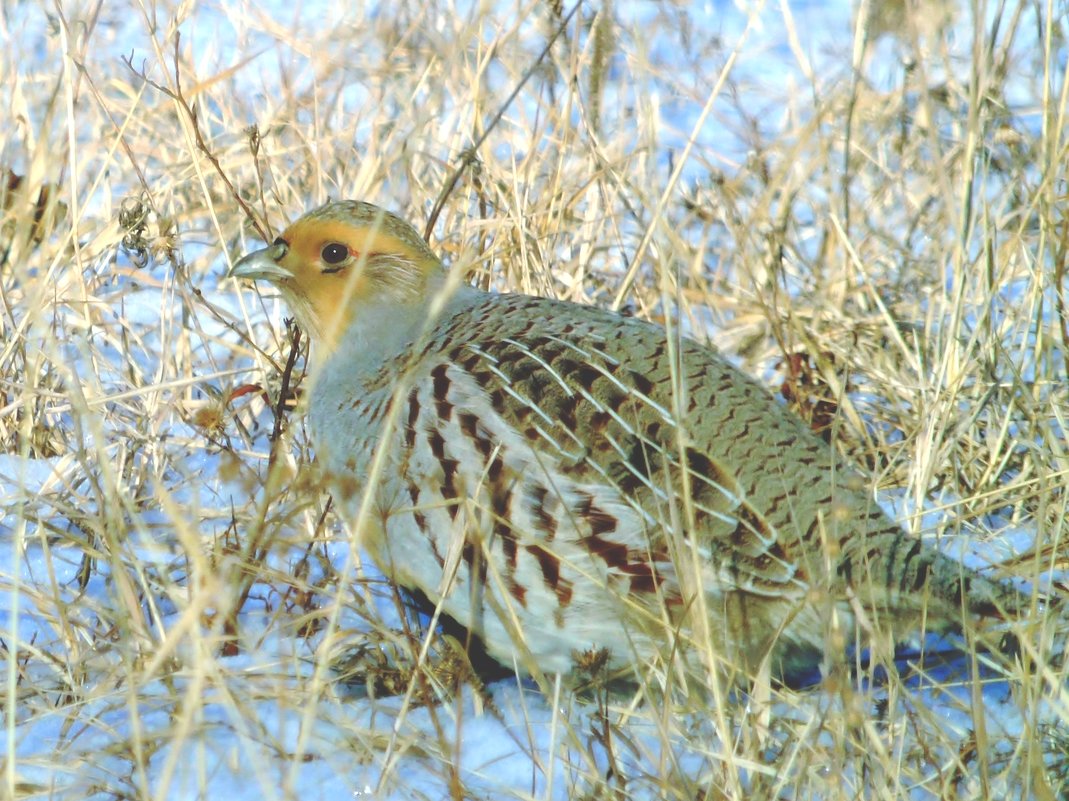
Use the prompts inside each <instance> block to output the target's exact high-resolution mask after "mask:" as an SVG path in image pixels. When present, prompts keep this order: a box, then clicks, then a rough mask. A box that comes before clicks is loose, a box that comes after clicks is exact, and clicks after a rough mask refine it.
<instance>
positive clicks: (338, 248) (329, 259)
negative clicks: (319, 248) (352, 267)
mask: <svg viewBox="0 0 1069 801" xmlns="http://www.w3.org/2000/svg"><path fill="white" fill-rule="evenodd" d="M319 255H320V256H321V257H322V259H323V261H324V262H326V263H327V264H341V263H342V262H343V261H345V260H346V259H347V258H349V248H347V247H346V246H345V245H342V244H341V243H339V242H331V243H330V244H329V245H324V246H323V252H322V253H320V254H319Z"/></svg>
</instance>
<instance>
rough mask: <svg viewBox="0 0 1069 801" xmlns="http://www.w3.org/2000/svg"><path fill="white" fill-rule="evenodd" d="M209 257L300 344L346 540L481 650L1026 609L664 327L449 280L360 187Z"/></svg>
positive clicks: (958, 617) (861, 631)
mask: <svg viewBox="0 0 1069 801" xmlns="http://www.w3.org/2000/svg"><path fill="white" fill-rule="evenodd" d="M228 275H229V276H231V277H234V278H242V279H252V280H257V281H266V282H268V283H270V284H273V285H274V286H275V287H276V288H277V289H278V291H279V293H280V295H281V297H282V299H283V300H284V301H285V302H286V304H287V305H288V306H289V308H290V310H291V311H292V313H293V315H294V316H295V318H296V320H297V322H298V323H299V325H300V326H301V327H302V328H303V329H304V330H305V331H307V332H308V333H309V335H310V337H311V339H312V343H313V344H312V350H311V355H310V356H309V360H310V364H311V374H312V376H313V379H312V388H311V390H310V391H309V392H308V393H307V398H308V399H307V416H308V417H307V423H308V430H309V434H310V437H311V441H312V444H313V446H314V450H315V453H316V458H317V460H318V461H319V463H320V465H321V467H322V470H323V475H324V476H325V477H326V482H327V484H328V486H329V488H330V491H331V493H332V497H333V498H334V501H335V505H336V508H337V509H338V510H339V512H340V514H341V516H342V518H343V519H344V521H345V522H346V524H347V525H349V526H350V527H351V529H353V530H354V531H356V532H357V537H358V541H359V542H360V543H361V544H362V547H363V548H364V549H365V550H366V552H367V553H368V554H369V555H370V556H371V558H372V559H373V560H374V562H375V563H376V564H377V565H378V567H379V568H380V569H381V570H382V571H383V573H384V574H385V576H386V577H387V578H389V579H390V580H391V581H393V582H395V583H396V584H397V585H399V586H401V587H404V588H408V589H411V590H413V591H417V592H419V593H421V594H422V595H423V596H425V597H426V598H427V599H429V600H430V602H431V603H433V604H434V605H435V606H436V607H437V608H439V609H440V610H441V612H442V613H444V614H445V615H447V616H449V617H450V618H452V619H453V620H455V621H456V622H457V623H458V624H459V625H460V626H462V627H463V628H465V629H467V630H468V631H469V632H471V633H472V634H473V635H475V636H476V637H477V638H478V640H479V641H481V643H482V645H483V647H484V648H485V650H486V652H487V653H488V654H489V655H490V656H491V657H492V658H493V659H494V660H496V661H498V662H500V663H501V664H503V665H506V666H515V667H518V668H520V669H521V670H525V671H526V672H528V673H531V674H537V672H538V671H541V673H542V675H552V674H563V675H574V674H575V673H576V671H578V670H580V669H581V668H582V667H583V666H584V665H585V664H589V663H590V662H591V660H593V661H594V662H597V663H599V664H603V665H605V666H606V668H605V669H606V670H612V671H615V672H616V673H617V674H619V675H627V674H628V673H630V674H631V675H635V676H640V675H641V674H642V672H643V671H648V670H650V669H651V666H652V665H655V664H669V663H668V662H667V661H658V660H671V659H684V660H687V659H696V660H698V662H699V663H700V664H701V665H706V664H707V663H708V662H710V661H715V662H716V663H717V664H720V665H722V666H726V669H728V670H730V671H733V672H734V674H745V675H753V674H755V672H756V671H757V670H758V669H759V668H761V667H762V666H764V667H765V668H767V669H768V670H770V671H772V672H773V673H775V675H777V676H786V675H790V674H792V673H796V672H799V671H806V670H811V669H812V668H813V667H814V666H819V665H820V664H822V662H823V660H825V659H826V657H827V650H828V648H829V642H831V641H833V640H834V638H832V637H830V633H833V632H838V634H839V635H840V636H839V640H837V642H839V644H840V645H841V644H842V642H843V641H845V642H852V641H854V640H853V638H854V637H855V636H858V635H864V636H873V637H875V636H876V634H877V633H878V632H886V633H888V634H889V635H890V636H892V637H893V638H895V639H896V640H902V639H905V638H907V637H908V636H910V635H911V634H913V633H914V632H915V631H916V630H918V629H920V627H921V626H922V625H923V626H924V627H925V628H926V630H930V631H946V630H960V629H961V628H962V627H963V625H964V623H965V622H966V621H969V620H974V619H983V618H993V619H997V620H1005V619H1007V617H1008V616H1010V615H1015V614H1020V613H1022V611H1023V610H1024V609H1025V608H1026V606H1027V595H1026V594H1025V593H1023V592H1021V591H1019V590H1018V589H1017V588H1015V587H1013V586H1012V585H1010V584H1008V583H1005V582H1002V581H1000V580H998V579H995V578H991V577H988V576H986V575H984V574H982V573H980V572H978V571H975V570H972V569H970V568H968V567H966V566H964V565H963V564H962V563H960V562H958V561H957V560H955V559H953V558H951V557H949V556H947V555H945V554H943V553H941V552H940V551H939V550H937V549H936V548H935V547H934V546H932V545H931V544H928V543H926V542H924V541H923V540H921V539H919V538H917V537H915V536H912V535H909V534H907V533H906V531H904V530H903V528H902V527H901V526H900V525H899V524H898V523H896V522H895V521H894V520H892V519H891V518H890V517H889V516H888V515H887V514H886V513H885V512H884V511H883V510H882V509H881V508H880V506H879V505H878V504H877V503H876V502H875V501H874V499H873V497H872V494H871V493H870V492H867V491H866V487H867V485H868V484H867V481H866V480H865V478H864V476H863V475H862V474H861V473H860V471H859V470H858V469H857V468H856V467H855V466H853V465H852V464H850V463H849V462H848V461H847V460H846V459H845V458H844V457H842V456H839V455H838V454H837V453H836V451H835V449H834V448H833V447H832V446H830V445H829V444H828V443H827V442H826V441H825V440H823V439H822V438H821V437H819V436H818V435H817V434H815V433H814V432H813V431H812V430H811V429H810V428H809V427H808V426H807V425H806V424H805V423H804V422H802V420H800V419H799V418H798V417H797V416H796V415H795V414H794V413H793V412H791V411H790V410H789V409H788V408H787V407H786V406H785V405H784V404H783V403H782V402H781V401H779V400H777V399H776V398H775V397H773V395H772V394H771V393H770V392H768V391H767V390H766V389H765V388H764V387H763V386H762V385H761V384H760V383H759V382H758V381H756V380H755V379H753V378H751V377H750V376H748V375H746V374H745V373H744V372H743V371H742V370H740V369H739V368H737V367H735V366H734V365H733V364H731V363H730V362H729V361H728V359H726V358H725V357H724V356H722V355H721V354H720V353H719V352H718V351H716V350H715V349H713V348H712V347H710V346H708V345H705V344H702V343H699V342H697V341H695V340H692V339H689V338H686V337H684V336H682V335H680V333H679V332H678V330H673V331H669V330H668V329H667V328H665V327H663V326H660V325H657V324H655V323H653V322H649V321H644V320H641V319H638V318H637V317H635V316H629V315H624V314H619V313H616V312H613V311H610V310H604V309H599V308H596V307H592V306H587V305H581V304H576V303H570V302H564V301H560V300H554V299H549V298H543V297H534V296H529V295H524V294H508V293H494V292H490V291H485V290H483V289H480V288H477V287H474V286H471V285H469V284H467V283H466V282H465V281H463V280H462V278H461V277H460V276H459V275H457V274H456V273H455V272H451V271H450V270H449V269H448V268H447V267H446V266H445V265H444V263H443V262H442V260H441V259H439V258H438V256H437V255H436V254H435V253H434V251H433V250H432V249H431V248H430V246H429V245H428V244H427V242H425V241H424V239H423V238H422V237H421V236H420V235H419V233H418V232H417V231H416V230H415V229H414V228H413V227H412V226H411V225H409V224H408V223H407V222H405V221H404V220H403V219H402V218H401V217H399V216H397V215H394V214H392V213H390V212H388V211H385V210H383V209H382V208H379V207H378V206H376V205H373V204H371V203H367V202H363V201H332V202H328V203H326V204H325V205H323V206H321V207H319V208H316V209H315V210H313V211H310V212H308V213H306V214H304V215H303V216H301V217H300V218H299V219H297V220H296V221H295V222H293V223H292V224H291V225H290V226H289V227H288V228H286V229H285V230H284V231H283V233H282V234H281V235H280V236H278V238H277V239H275V240H274V242H273V243H272V244H270V245H269V246H267V247H266V248H263V249H261V250H257V251H255V252H253V253H250V254H249V255H246V256H245V257H244V258H241V259H240V260H239V261H237V262H236V263H234V265H233V266H232V268H231V269H230V271H229V273H228ZM710 655H711V656H710Z"/></svg>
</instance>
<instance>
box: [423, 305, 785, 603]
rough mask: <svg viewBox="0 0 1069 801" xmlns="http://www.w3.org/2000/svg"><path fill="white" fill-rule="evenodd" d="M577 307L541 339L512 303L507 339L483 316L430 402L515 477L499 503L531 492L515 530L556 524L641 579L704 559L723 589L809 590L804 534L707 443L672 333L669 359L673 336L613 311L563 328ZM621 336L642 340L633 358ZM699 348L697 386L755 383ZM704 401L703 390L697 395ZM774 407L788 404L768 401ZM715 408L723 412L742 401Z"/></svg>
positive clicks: (454, 345) (690, 377)
mask: <svg viewBox="0 0 1069 801" xmlns="http://www.w3.org/2000/svg"><path fill="white" fill-rule="evenodd" d="M512 298H514V300H513V301H512V302H514V303H515V302H520V303H524V304H525V309H524V311H525V312H526V314H525V315H524V316H525V317H527V318H528V319H529V318H530V312H531V311H532V310H531V309H530V308H529V307H527V306H526V304H528V303H531V302H533V303H534V305H535V306H536V307H539V306H541V304H549V303H550V302H549V301H538V299H532V298H522V297H520V296H512ZM571 308H572V307H570V306H567V305H562V304H551V305H550V306H549V307H548V308H539V309H538V310H539V311H543V312H556V313H557V314H556V316H555V317H551V318H549V319H551V320H552V321H553V322H552V324H549V325H546V326H544V327H543V330H541V331H540V332H539V333H538V334H534V333H533V332H532V331H524V330H522V329H520V330H517V326H516V320H517V316H516V315H512V316H511V318H510V316H509V315H508V314H505V315H501V314H500V312H501V310H500V309H499V308H498V309H496V310H495V311H496V313H497V314H496V316H495V319H499V320H501V321H502V322H501V324H500V325H499V326H497V328H496V330H495V329H494V327H492V326H488V325H487V322H486V321H485V319H480V318H479V316H478V314H475V315H471V316H470V317H469V325H470V330H467V331H462V330H456V328H453V329H451V330H449V331H448V334H449V336H447V337H446V341H447V342H449V343H451V344H450V346H449V347H448V348H447V349H446V351H445V353H444V354H443V355H445V357H446V358H444V359H442V360H441V361H439V362H438V363H437V364H436V365H435V366H434V367H433V368H432V369H431V376H430V384H429V389H430V391H431V392H432V394H433V400H430V399H428V400H429V402H431V403H433V404H434V406H435V407H436V409H437V412H438V418H439V419H441V418H442V417H443V416H444V415H445V413H447V412H448V414H449V415H451V416H456V419H457V423H456V425H457V426H458V428H459V429H460V430H461V431H462V432H463V433H464V434H465V436H466V437H467V439H468V440H471V441H473V442H475V443H477V445H476V448H475V451H474V452H477V453H481V454H482V455H483V457H484V458H485V459H486V467H485V468H484V469H490V466H491V465H492V464H493V458H491V454H496V457H494V458H497V459H498V460H499V461H500V463H501V465H502V468H503V469H506V470H507V472H509V473H513V474H514V476H513V477H511V478H506V479H499V480H498V482H497V483H498V484H499V488H498V489H496V490H493V489H491V492H490V494H491V496H492V497H491V500H490V503H491V505H492V506H494V507H498V508H499V507H501V506H502V505H503V503H502V499H501V497H499V496H500V495H501V493H505V492H508V493H509V495H510V499H511V497H512V496H514V495H515V494H516V493H517V492H519V493H520V495H521V498H522V503H521V507H522V509H523V510H525V512H524V514H523V515H520V514H518V513H516V514H512V515H511V516H510V521H511V525H512V527H514V528H516V529H522V528H528V529H529V528H530V527H532V526H533V527H535V528H538V527H541V528H542V529H547V528H548V527H549V521H552V527H553V528H554V531H553V532H552V534H553V535H554V536H558V537H560V536H568V537H571V538H572V539H573V540H577V541H578V542H580V543H581V544H582V545H583V546H584V547H585V548H587V549H588V550H590V551H591V552H595V553H596V554H597V555H598V556H599V557H601V558H602V559H603V560H604V561H605V564H606V568H607V569H608V571H609V572H610V573H615V574H618V575H626V576H629V577H630V580H631V581H632V584H635V583H636V581H638V580H641V581H647V580H648V581H650V582H653V581H656V580H662V579H664V578H666V577H668V576H671V574H672V572H673V571H674V570H675V567H674V566H675V565H678V564H679V563H680V559H681V558H683V559H687V560H688V561H690V562H692V561H693V559H691V558H690V556H689V554H696V555H697V557H698V560H699V561H700V563H701V565H700V567H701V570H702V572H703V575H704V580H705V583H706V584H709V583H710V580H712V581H715V582H716V585H715V586H716V587H717V588H719V589H720V590H722V591H729V590H732V589H737V590H742V591H746V592H751V593H757V594H763V595H771V596H782V595H783V594H784V592H785V591H786V590H787V589H788V588H789V589H790V590H791V592H792V593H797V592H798V590H799V588H800V587H803V586H804V585H805V583H806V582H805V577H804V575H802V573H801V568H800V566H799V563H798V561H797V559H794V558H792V553H791V552H790V547H789V546H790V542H791V537H790V536H786V537H785V536H784V532H783V531H781V530H779V529H778V528H777V526H776V525H774V524H773V523H772V522H770V520H769V519H768V518H767V516H766V515H765V513H764V512H763V510H762V509H761V508H760V506H759V505H758V504H757V503H755V502H754V499H753V498H752V497H751V496H750V494H749V492H748V491H747V488H746V487H745V486H744V484H743V483H742V482H740V480H739V476H738V474H737V472H736V470H735V469H734V465H733V464H732V463H731V461H729V460H728V459H726V458H724V457H725V455H730V449H727V450H726V451H724V453H720V454H718V453H715V452H711V449H709V448H707V447H704V445H705V440H704V439H703V437H702V436H700V435H698V436H696V435H695V430H694V429H696V428H698V429H700V428H701V427H702V426H703V425H714V424H715V421H714V423H709V422H708V421H706V420H704V417H705V416H707V415H705V414H704V413H703V410H701V409H698V408H697V402H698V399H696V398H691V399H689V400H688V399H686V398H680V397H678V394H677V395H673V384H674V385H675V386H677V387H678V386H679V384H680V381H678V380H677V381H673V380H672V371H671V370H670V369H668V368H667V366H666V365H665V363H664V362H667V361H668V357H667V356H665V355H664V354H661V355H662V357H663V358H660V359H659V358H658V354H657V353H656V352H655V351H656V350H657V349H658V343H657V341H656V339H657V337H658V336H659V339H660V346H662V347H663V348H664V351H665V352H667V341H666V338H665V337H666V335H665V333H664V331H663V330H661V329H658V328H656V327H654V326H648V325H644V324H640V325H639V326H637V327H636V326H632V325H630V324H632V323H636V322H637V321H631V320H626V319H622V320H621V319H620V318H616V317H611V316H606V317H605V318H603V319H600V320H597V321H596V325H586V326H584V325H583V324H582V321H585V320H587V319H588V318H587V317H586V316H584V317H582V318H580V322H568V321H567V320H562V319H561V316H560V313H561V312H562V311H570V309H571ZM584 311H587V312H589V311H590V310H584ZM510 319H511V323H510V322H509V321H510ZM606 322H608V323H610V324H619V323H623V325H622V326H621V328H622V329H623V331H619V330H616V329H613V328H611V327H610V329H609V330H608V331H607V332H606V331H605V330H603V329H604V325H605V323H606ZM488 328H489V329H490V330H489V331H488V330H487V329H488ZM475 331H477V332H479V334H478V335H474V336H473V335H472V332H475ZM614 337H615V338H614ZM621 338H623V339H628V338H630V339H633V340H637V341H636V342H633V343H630V344H631V345H633V346H634V347H633V348H631V349H630V350H629V349H628V347H627V346H628V343H627V342H625V341H619V340H620V339H621ZM614 343H615V346H614ZM692 350H693V352H692V353H691V354H690V356H689V357H688V359H689V361H687V362H686V363H685V364H684V365H683V367H684V372H685V374H684V375H682V376H681V378H682V383H683V384H684V385H687V384H689V383H693V382H694V381H699V382H700V381H702V379H703V378H704V377H705V375H704V373H705V372H708V371H709V370H710V369H711V368H716V370H723V369H724V368H725V367H726V369H727V370H728V371H729V374H730V376H731V377H732V378H736V377H741V376H739V374H738V373H737V371H735V370H734V368H731V367H730V366H726V365H721V364H719V363H718V362H717V361H716V360H718V359H719V357H716V356H715V355H714V354H712V353H711V352H709V351H707V350H704V349H700V348H697V346H693V348H692ZM651 351H654V352H651ZM628 353H633V354H636V355H637V356H640V357H641V359H642V361H641V362H640V361H639V359H638V358H628V355H627V354H628ZM694 354H698V356H697V357H696V356H695V355H694ZM706 354H708V355H707V356H706ZM639 367H642V368H643V369H641V370H640V369H639ZM676 372H677V374H678V370H677V371H676ZM703 392H706V390H705V389H704V388H701V387H699V388H698V389H697V390H696V392H695V394H697V395H701V393H703ZM761 398H762V399H763V400H765V401H766V402H767V403H769V404H772V405H773V406H775V401H773V400H772V399H771V398H770V397H768V396H767V395H761ZM680 400H682V401H683V404H682V407H681V404H680ZM701 400H702V401H703V402H706V403H708V402H710V401H709V399H708V398H704V399H701ZM712 401H713V402H715V403H716V404H719V405H720V406H723V405H724V404H729V403H731V402H732V401H733V398H731V397H722V398H719V399H717V398H715V397H714V398H713V399H712ZM680 408H682V409H684V411H680ZM714 411H715V409H714ZM468 412H470V413H471V414H470V416H465V414H466V413H468ZM784 413H786V412H784ZM714 417H715V415H714ZM679 418H683V419H684V420H685V421H686V424H685V425H682V426H681V425H679V424H678V422H677V420H678V419H679ZM699 434H700V432H699ZM725 435H726V436H729V435H730V432H725ZM447 439H448V438H446V437H443V441H447ZM706 439H707V438H706ZM474 452H473V453H474ZM766 460H767V456H766ZM490 472H491V473H494V472H495V471H494V470H490ZM501 472H502V469H498V470H497V471H496V473H497V474H499V475H500V473H501ZM517 487H519V489H517ZM562 530H563V531H564V532H565V533H564V534H562ZM543 533H545V532H543ZM788 533H789V532H788ZM675 534H683V535H684V536H683V537H678V536H673V535H675ZM523 536H526V533H523ZM636 577H638V578H637V579H636ZM710 589H712V587H710Z"/></svg>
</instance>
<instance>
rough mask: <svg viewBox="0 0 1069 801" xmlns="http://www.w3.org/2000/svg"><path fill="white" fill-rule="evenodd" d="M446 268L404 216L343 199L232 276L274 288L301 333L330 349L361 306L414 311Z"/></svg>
mask: <svg viewBox="0 0 1069 801" xmlns="http://www.w3.org/2000/svg"><path fill="white" fill-rule="evenodd" d="M443 269H444V268H443V266H442V263H441V261H440V260H439V259H438V257H437V256H435V255H434V253H433V251H431V249H430V248H429V247H428V246H427V243H426V242H424V241H423V239H422V238H421V237H420V235H419V234H418V233H417V232H416V230H415V229H414V228H413V227H412V226H411V225H409V224H408V223H406V222H405V221H404V220H402V219H401V218H400V217H397V216H396V215H394V214H391V213H390V212H388V211H385V210H383V209H380V208H379V207H378V206H374V205H372V204H370V203H364V202H361V201H338V202H332V203H327V204H326V205H325V206H321V207H319V208H318V209H315V210H314V211H310V212H308V213H307V214H305V215H304V216H303V217H301V218H300V219H298V220H297V221H296V222H294V223H293V224H292V225H290V226H289V227H288V228H287V229H286V230H285V231H283V232H282V234H281V235H280V236H279V237H278V238H277V239H275V241H274V242H272V243H271V244H270V245H269V246H268V247H266V248H264V249H263V250H257V251H255V252H254V253H250V254H249V255H247V256H245V257H244V258H242V259H241V260H240V261H238V262H237V263H236V264H234V266H233V267H232V268H231V269H230V272H229V273H228V275H229V276H230V277H232V278H251V279H253V280H265V281H269V282H270V283H272V284H274V285H275V286H276V287H278V289H279V291H280V292H281V294H282V297H283V300H285V301H286V303H287V305H288V306H289V307H290V310H291V311H292V312H293V314H294V316H295V317H296V318H297V322H298V323H300V325H301V327H302V328H304V329H305V330H306V331H308V332H309V333H310V334H311V335H312V336H313V337H315V338H316V339H318V340H319V341H320V343H322V344H324V345H326V347H327V348H328V349H329V350H332V349H333V345H334V344H335V343H336V341H337V339H338V338H339V337H340V336H341V335H342V334H343V333H344V332H345V331H346V329H348V327H349V325H350V324H351V323H352V321H353V320H354V319H355V318H356V317H357V316H358V315H359V314H360V309H361V307H364V308H370V307H374V308H378V309H381V308H382V307H383V306H390V305H401V306H409V307H411V306H412V305H413V304H417V303H418V302H419V301H420V300H421V298H424V297H426V296H427V294H428V286H427V285H428V282H429V281H430V280H431V278H432V277H433V276H436V275H439V274H441V273H442V272H443Z"/></svg>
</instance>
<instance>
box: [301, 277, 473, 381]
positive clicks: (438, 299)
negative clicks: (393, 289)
mask: <svg viewBox="0 0 1069 801" xmlns="http://www.w3.org/2000/svg"><path fill="white" fill-rule="evenodd" d="M483 294H485V293H484V292H483V291H482V290H479V289H476V288H475V287H472V286H470V285H468V284H466V283H463V282H458V281H457V280H455V279H450V278H449V276H448V273H446V271H444V270H443V271H441V272H440V273H438V274H434V275H431V276H428V279H427V284H426V290H425V291H423V292H420V293H418V294H416V295H414V296H410V297H404V298H400V297H397V296H392V295H387V296H382V297H380V298H376V299H374V302H369V303H362V304H361V305H360V308H359V309H357V310H355V311H354V313H353V314H352V315H351V317H350V318H349V319H348V320H347V321H346V325H345V327H344V330H341V331H340V332H339V333H337V334H336V335H332V334H331V332H330V331H320V332H319V336H318V338H317V339H315V340H314V341H313V351H314V358H315V360H316V361H325V360H327V359H331V358H332V357H333V356H334V355H335V354H338V355H339V356H341V358H343V359H345V363H346V364H347V365H350V366H352V365H353V364H354V361H355V363H356V364H357V365H360V366H366V367H367V368H368V369H370V370H377V369H378V368H380V367H381V366H382V365H383V364H384V363H386V362H387V361H389V360H392V359H396V358H398V357H400V356H401V355H402V354H403V353H404V352H405V351H406V350H407V348H408V347H409V345H411V344H412V343H413V342H417V341H419V340H420V338H421V337H424V336H426V335H427V334H428V333H429V332H430V331H431V330H432V329H433V327H434V326H435V325H436V324H437V323H438V322H439V321H441V320H443V319H448V318H450V317H452V316H453V315H454V314H456V313H457V312H459V311H460V310H462V309H464V308H466V307H467V306H470V305H471V304H472V303H474V302H475V301H476V300H477V299H478V298H479V297H481V296H482V295H483ZM343 354H344V355H343Z"/></svg>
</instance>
